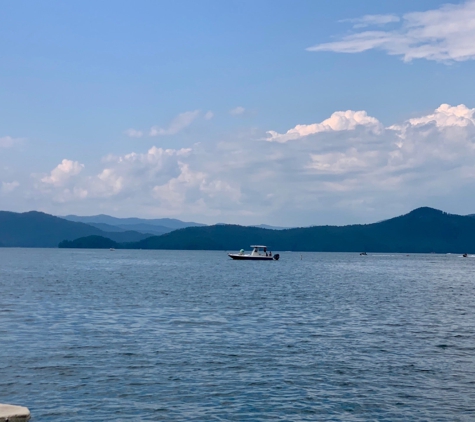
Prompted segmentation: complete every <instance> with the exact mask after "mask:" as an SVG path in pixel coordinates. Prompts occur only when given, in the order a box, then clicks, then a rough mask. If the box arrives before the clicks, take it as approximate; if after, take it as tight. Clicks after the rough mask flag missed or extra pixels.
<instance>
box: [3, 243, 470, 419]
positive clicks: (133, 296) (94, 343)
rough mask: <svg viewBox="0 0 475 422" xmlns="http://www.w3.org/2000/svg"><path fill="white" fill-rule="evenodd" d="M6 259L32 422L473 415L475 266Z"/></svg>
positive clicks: (365, 260)
mask: <svg viewBox="0 0 475 422" xmlns="http://www.w3.org/2000/svg"><path fill="white" fill-rule="evenodd" d="M302 257H303V259H302V260H300V253H285V252H283V253H281V260H280V261H279V262H248V261H243V262H237V261H232V260H230V259H229V258H227V256H226V255H225V253H224V252H185V251H115V252H110V251H108V250H107V251H91V250H58V249H0V402H7V403H13V404H20V405H24V406H28V407H29V408H30V410H31V411H32V414H33V416H34V417H33V421H62V422H64V421H79V420H89V421H99V420H113V421H141V420H143V421H162V420H163V421H320V420H321V421H340V420H341V421H473V420H475V258H466V259H464V258H459V257H457V256H441V255H425V256H424V255H419V256H415V255H414V256H409V257H408V256H405V255H376V256H375V255H369V256H366V257H360V256H359V255H358V254H322V253H305V254H302Z"/></svg>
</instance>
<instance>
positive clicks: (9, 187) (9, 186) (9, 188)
mask: <svg viewBox="0 0 475 422" xmlns="http://www.w3.org/2000/svg"><path fill="white" fill-rule="evenodd" d="M18 186H20V183H18V182H17V181H16V180H14V181H13V182H2V192H4V193H10V192H13V191H14V190H15V189H16V188H17V187H18Z"/></svg>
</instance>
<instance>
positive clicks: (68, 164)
mask: <svg viewBox="0 0 475 422" xmlns="http://www.w3.org/2000/svg"><path fill="white" fill-rule="evenodd" d="M83 168H84V164H80V163H79V162H78V161H72V160H67V159H66V158H65V159H64V160H63V161H62V162H61V164H58V165H57V166H56V167H55V168H54V169H53V170H51V173H50V174H49V176H45V177H43V178H41V181H42V182H43V183H45V184H48V185H53V186H62V185H64V184H65V183H66V182H67V181H68V180H69V179H70V178H71V177H72V176H76V175H77V174H79V173H80V172H81V171H82V170H83Z"/></svg>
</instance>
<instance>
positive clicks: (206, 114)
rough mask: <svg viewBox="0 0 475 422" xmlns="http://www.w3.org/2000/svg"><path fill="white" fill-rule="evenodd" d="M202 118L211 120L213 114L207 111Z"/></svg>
mask: <svg viewBox="0 0 475 422" xmlns="http://www.w3.org/2000/svg"><path fill="white" fill-rule="evenodd" d="M203 117H204V118H205V120H211V119H212V118H213V117H214V113H213V112H212V111H207V112H206V113H205V115H204V116H203Z"/></svg>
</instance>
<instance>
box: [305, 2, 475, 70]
mask: <svg viewBox="0 0 475 422" xmlns="http://www.w3.org/2000/svg"><path fill="white" fill-rule="evenodd" d="M395 18H396V17H394V16H393V15H367V16H363V17H362V18H360V21H359V22H357V21H356V20H351V21H352V22H356V26H355V28H363V27H366V26H368V25H372V24H377V25H381V24H384V23H390V22H396V21H395V20H394V19H395ZM391 19H393V20H391ZM388 20H389V21H390V22H388ZM474 39H475V0H469V1H466V2H464V3H461V4H446V5H444V6H442V7H440V8H438V9H433V10H428V11H425V12H413V13H407V14H405V15H404V16H403V17H402V20H401V23H400V25H399V27H398V28H397V29H392V30H373V31H369V30H368V31H362V32H356V33H354V34H351V35H347V36H343V37H341V38H340V39H339V40H338V41H333V42H328V43H323V44H317V45H315V46H313V47H309V48H307V50H308V51H316V52H319V51H332V52H338V53H360V52H363V51H367V50H372V49H377V50H383V51H386V52H387V53H388V54H390V55H396V56H402V58H403V60H404V61H405V62H410V61H411V60H414V59H426V60H435V61H439V62H447V63H449V62H453V61H465V60H473V59H475V43H474Z"/></svg>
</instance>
